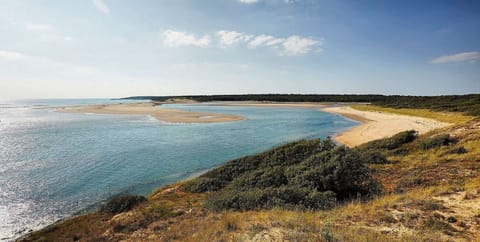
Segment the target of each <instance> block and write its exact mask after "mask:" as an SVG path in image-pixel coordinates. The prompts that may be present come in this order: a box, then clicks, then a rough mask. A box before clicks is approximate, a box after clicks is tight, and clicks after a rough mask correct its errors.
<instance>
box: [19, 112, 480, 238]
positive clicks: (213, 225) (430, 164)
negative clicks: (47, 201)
mask: <svg viewBox="0 0 480 242" xmlns="http://www.w3.org/2000/svg"><path fill="white" fill-rule="evenodd" d="M383 111H385V110H383ZM411 112H412V113H414V114H417V115H418V114H419V113H422V112H418V111H413V110H412V111H411ZM428 115H431V114H428ZM434 115H438V114H434ZM429 117H432V116H429ZM465 120H466V119H465ZM451 122H452V121H451ZM452 123H457V124H456V125H454V126H451V127H447V128H444V129H441V130H436V131H433V132H431V133H428V134H425V135H422V136H421V137H420V138H419V139H417V140H416V141H414V142H412V143H409V144H405V145H403V146H402V147H400V148H401V149H405V150H408V151H409V153H408V154H407V155H393V154H390V155H389V157H388V159H389V160H390V161H393V162H392V163H390V164H383V165H370V166H371V168H372V169H373V171H374V176H375V177H376V178H377V179H378V180H380V181H381V182H382V184H383V186H384V194H383V195H381V196H379V197H377V198H375V199H373V200H371V201H368V202H361V201H354V202H349V203H348V204H344V205H341V206H338V207H336V208H334V209H332V210H327V211H317V212H315V211H291V210H283V209H271V210H261V211H247V212H233V211H223V212H213V211H210V210H206V209H205V208H204V207H203V202H204V201H205V199H206V194H202V193H200V194H193V193H189V192H185V191H183V190H182V183H178V184H174V185H171V186H167V187H164V188H161V189H159V190H157V191H155V192H153V193H152V195H151V196H150V197H149V200H148V202H146V203H143V204H141V205H139V206H138V207H136V208H135V209H133V210H132V211H129V212H126V213H121V214H118V215H115V216H112V215H107V214H101V213H93V214H89V215H84V216H80V217H77V218H74V219H71V220H67V221H66V222H63V223H59V224H56V225H52V226H49V227H48V228H46V229H44V230H42V231H39V232H36V233H34V234H32V235H31V236H30V237H28V238H26V239H25V241H35V240H40V241H42V240H47V241H52V240H55V241H59V240H60V241H61V240H65V241H71V240H72V239H80V240H83V241H102V240H104V241H116V240H122V239H128V240H149V241H222V240H223V241H235V240H236V241H244V240H257V241H268V240H291V241H302V240H307V239H308V240H311V241H328V240H329V239H332V240H330V241H334V240H335V239H336V240H340V241H412V240H413V241H447V240H452V239H453V240H465V241H470V240H473V241H475V240H480V237H479V235H480V206H479V204H480V176H479V173H478V172H479V170H480V120H479V119H475V120H470V121H468V122H465V121H462V122H461V121H458V120H457V121H455V122H452ZM439 133H449V134H451V135H452V136H453V137H455V138H457V139H458V143H456V144H454V145H451V146H448V147H439V148H434V149H430V150H423V149H421V148H419V144H420V143H421V142H423V141H424V140H426V139H428V138H429V137H431V136H434V135H436V134H439ZM459 146H463V147H465V148H466V149H467V150H468V153H465V154H445V152H446V151H448V150H450V149H452V148H454V147H459ZM398 191H402V193H399V192H398ZM455 220H456V221H455ZM449 221H450V222H449Z"/></svg>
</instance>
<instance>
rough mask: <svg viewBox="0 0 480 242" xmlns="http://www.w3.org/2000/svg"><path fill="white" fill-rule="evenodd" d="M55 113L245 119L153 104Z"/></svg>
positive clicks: (213, 120)
mask: <svg viewBox="0 0 480 242" xmlns="http://www.w3.org/2000/svg"><path fill="white" fill-rule="evenodd" d="M57 111H58V112H65V113H95V114H123V115H150V116H152V117H155V118H156V119H158V120H160V121H164V122H170V123H216V122H233V121H240V120H244V119H245V118H244V117H242V116H239V115H226V114H216V113H203V112H202V113H201V112H188V111H182V110H176V109H169V108H162V107H161V106H158V105H156V104H155V103H153V102H149V103H133V104H111V105H92V106H81V107H67V108H58V109H57Z"/></svg>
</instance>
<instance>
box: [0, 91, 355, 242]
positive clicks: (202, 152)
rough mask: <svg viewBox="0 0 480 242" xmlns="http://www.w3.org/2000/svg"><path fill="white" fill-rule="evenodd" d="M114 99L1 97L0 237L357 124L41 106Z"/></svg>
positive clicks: (230, 110) (241, 110) (263, 112)
mask: <svg viewBox="0 0 480 242" xmlns="http://www.w3.org/2000/svg"><path fill="white" fill-rule="evenodd" d="M112 102H126V101H125V100H121V101H118V100H117V101H110V100H29V101H16V102H7V101H2V102H0V184H1V186H0V240H11V239H12V238H15V237H18V236H20V235H22V234H24V233H26V232H28V231H29V230H31V229H38V228H40V227H42V226H45V225H46V224H48V223H51V222H54V221H56V220H58V219H62V218H65V217H68V216H70V215H72V214H75V213H78V212H81V211H85V210H86V209H89V208H94V207H95V206H96V205H98V203H99V202H100V201H102V200H104V199H106V198H108V197H109V196H111V195H113V194H117V193H120V192H128V193H133V194H142V195H147V194H149V193H150V192H151V191H152V190H153V189H154V188H156V187H159V186H161V185H164V184H168V183H172V182H175V181H178V180H181V179H184V178H186V177H188V176H191V175H192V174H196V173H198V172H200V171H204V170H207V169H211V168H213V167H215V166H218V165H220V164H222V163H224V162H226V161H228V160H230V159H234V158H238V157H241V156H245V155H250V154H254V153H259V152H262V151H264V150H266V149H268V148H271V147H273V146H276V145H279V144H282V143H286V142H289V141H294V140H298V139H302V138H324V137H326V136H329V135H330V136H331V135H333V134H335V133H337V132H339V131H341V130H345V129H347V128H350V127H352V126H354V125H356V124H357V123H356V122H354V121H351V120H348V119H345V118H343V117H341V116H338V115H332V114H328V113H324V112H320V111H317V110H313V109H301V108H267V107H221V106H208V105H194V106H188V105H174V104H172V105H167V106H168V107H171V108H178V109H183V110H191V111H205V112H212V113H225V114H237V115H242V116H244V117H246V118H247V119H246V120H244V121H239V122H231V123H210V124H172V123H165V122H159V121H157V120H155V119H154V118H152V117H149V116H129V115H97V114H96V115H93V114H69V113H57V112H54V111H53V109H51V108H48V107H56V106H68V105H84V104H99V103H112ZM130 102H132V101H130ZM39 107H40V108H39Z"/></svg>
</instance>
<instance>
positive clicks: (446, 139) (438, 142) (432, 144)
mask: <svg viewBox="0 0 480 242" xmlns="http://www.w3.org/2000/svg"><path fill="white" fill-rule="evenodd" d="M455 143H456V140H455V139H453V138H451V137H450V134H440V135H436V136H433V137H430V138H428V139H425V140H424V141H423V142H421V143H420V148H422V149H424V150H429V149H433V148H438V147H441V146H447V145H450V144H455Z"/></svg>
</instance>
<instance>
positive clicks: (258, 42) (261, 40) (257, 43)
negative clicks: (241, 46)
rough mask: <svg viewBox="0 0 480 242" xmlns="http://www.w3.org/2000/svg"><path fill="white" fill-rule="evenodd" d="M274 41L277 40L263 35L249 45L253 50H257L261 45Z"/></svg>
mask: <svg viewBox="0 0 480 242" xmlns="http://www.w3.org/2000/svg"><path fill="white" fill-rule="evenodd" d="M274 40H276V39H275V38H274V37H273V36H271V35H265V34H262V35H259V36H257V37H255V38H254V39H253V40H252V41H250V42H249V43H248V47H249V48H252V49H253V48H257V47H259V46H261V45H264V44H267V43H269V42H272V41H274Z"/></svg>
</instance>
